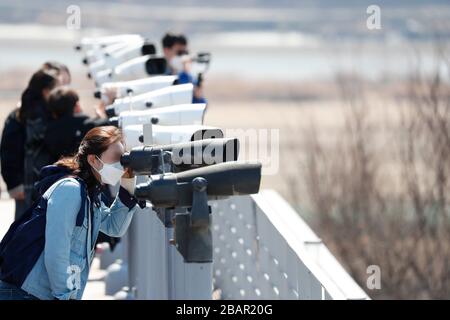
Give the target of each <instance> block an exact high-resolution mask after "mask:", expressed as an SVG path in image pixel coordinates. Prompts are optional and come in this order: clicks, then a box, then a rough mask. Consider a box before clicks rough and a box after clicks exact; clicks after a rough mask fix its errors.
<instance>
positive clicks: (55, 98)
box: [43, 86, 108, 165]
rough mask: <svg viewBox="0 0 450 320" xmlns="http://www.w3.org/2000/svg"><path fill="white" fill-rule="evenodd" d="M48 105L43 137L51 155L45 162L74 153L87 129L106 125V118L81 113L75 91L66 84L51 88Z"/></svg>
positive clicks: (54, 160)
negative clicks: (48, 116) (47, 120)
mask: <svg viewBox="0 0 450 320" xmlns="http://www.w3.org/2000/svg"><path fill="white" fill-rule="evenodd" d="M47 105H48V110H49V112H50V113H51V118H50V119H49V122H48V124H47V130H46V132H45V136H44V139H43V144H44V146H45V147H46V148H47V150H48V151H49V153H50V155H51V158H50V160H49V162H48V163H47V164H51V163H54V162H56V161H57V160H59V158H61V157H62V156H69V155H72V154H74V153H75V152H76V151H77V150H78V147H79V146H80V143H81V140H82V139H83V137H84V135H85V134H86V133H87V132H88V131H89V130H91V129H93V128H95V127H98V126H103V125H106V124H108V119H107V118H106V117H103V118H101V117H97V118H90V117H89V116H88V115H86V114H84V113H83V111H82V109H81V105H80V99H79V96H78V94H77V92H76V91H75V90H73V89H71V88H69V87H67V86H60V87H57V88H55V89H53V90H52V91H51V92H50V95H49V98H48V103H47ZM47 164H46V165H47Z"/></svg>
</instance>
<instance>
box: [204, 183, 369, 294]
mask: <svg viewBox="0 0 450 320" xmlns="http://www.w3.org/2000/svg"><path fill="white" fill-rule="evenodd" d="M212 211H213V237H214V263H213V274H214V280H213V282H214V286H215V288H217V289H220V290H221V291H222V298H223V299H302V300H303V299H368V296H367V295H366V294H365V292H364V291H363V290H362V289H361V288H360V287H359V286H358V285H357V284H356V282H355V281H354V280H353V279H352V278H351V276H350V275H349V274H348V273H347V272H346V271H345V270H344V269H343V267H342V266H341V265H340V264H339V263H338V261H337V260H336V259H335V258H334V256H333V255H332V254H331V253H330V252H329V250H328V249H327V248H326V247H325V245H324V244H323V243H322V241H321V239H320V238H318V237H317V235H316V234H315V233H314V232H313V231H312V230H311V228H309V226H308V225H307V224H306V223H305V222H304V221H303V220H302V219H301V217H300V216H299V215H298V214H297V212H295V211H294V210H293V209H292V208H291V207H290V206H289V205H288V204H287V203H286V201H285V200H283V198H281V197H280V196H279V195H278V193H276V192H275V191H271V190H266V191H262V192H261V193H260V194H257V195H252V196H242V197H232V198H229V199H227V200H221V201H216V202H214V203H213V208H212Z"/></svg>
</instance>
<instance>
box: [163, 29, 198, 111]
mask: <svg viewBox="0 0 450 320" xmlns="http://www.w3.org/2000/svg"><path fill="white" fill-rule="evenodd" d="M161 42H162V47H163V54H164V58H165V59H166V62H167V64H166V65H167V67H166V74H168V75H178V80H177V83H178V84H184V83H192V84H194V95H193V98H192V103H207V101H206V99H205V98H204V95H203V88H202V77H201V76H199V77H197V79H195V80H194V77H193V76H192V73H191V65H192V61H191V59H190V57H189V51H188V41H187V38H186V36H185V35H183V34H173V33H166V34H165V35H164V37H163V38H162V40H161Z"/></svg>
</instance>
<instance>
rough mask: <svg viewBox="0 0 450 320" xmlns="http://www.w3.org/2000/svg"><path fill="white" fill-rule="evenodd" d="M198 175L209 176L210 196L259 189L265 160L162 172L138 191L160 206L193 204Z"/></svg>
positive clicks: (249, 192)
mask: <svg viewBox="0 0 450 320" xmlns="http://www.w3.org/2000/svg"><path fill="white" fill-rule="evenodd" d="M196 178H202V180H203V179H204V180H206V182H207V186H206V193H207V195H208V198H211V199H213V198H215V197H222V196H233V195H248V194H253V193H258V191H259V185H260V182H261V163H247V162H242V161H233V162H224V163H219V164H215V165H211V166H207V167H202V168H197V169H192V170H188V171H183V172H180V173H171V174H164V175H160V176H159V178H157V179H153V180H151V181H149V182H148V183H145V184H139V185H137V186H136V189H135V191H134V195H135V197H136V198H137V199H139V200H149V201H150V202H151V203H152V205H153V206H154V207H156V208H173V207H190V206H192V199H193V192H194V188H195V186H194V185H193V182H195V181H194V180H198V179H196Z"/></svg>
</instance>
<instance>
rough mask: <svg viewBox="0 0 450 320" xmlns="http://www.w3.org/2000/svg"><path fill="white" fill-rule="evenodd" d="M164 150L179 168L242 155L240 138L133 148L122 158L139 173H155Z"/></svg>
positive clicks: (232, 159)
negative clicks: (240, 153) (240, 152)
mask: <svg viewBox="0 0 450 320" xmlns="http://www.w3.org/2000/svg"><path fill="white" fill-rule="evenodd" d="M163 152H170V153H171V158H170V162H171V163H170V164H171V165H172V166H173V167H174V171H176V172H180V171H185V170H191V169H194V168H199V167H203V166H209V165H213V164H217V163H222V162H227V161H236V160H237V159H238V156H239V140H238V139H237V138H219V139H204V140H197V141H192V142H185V143H176V144H169V145H163V146H154V147H153V146H144V147H136V148H133V149H131V151H130V152H126V153H125V154H123V155H122V158H121V159H120V162H121V164H122V165H123V166H124V167H126V168H131V169H132V170H133V172H134V173H135V174H137V175H152V174H155V173H156V170H157V169H158V168H159V166H160V165H162V163H161V156H162V153H163Z"/></svg>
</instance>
